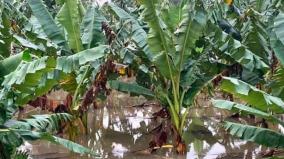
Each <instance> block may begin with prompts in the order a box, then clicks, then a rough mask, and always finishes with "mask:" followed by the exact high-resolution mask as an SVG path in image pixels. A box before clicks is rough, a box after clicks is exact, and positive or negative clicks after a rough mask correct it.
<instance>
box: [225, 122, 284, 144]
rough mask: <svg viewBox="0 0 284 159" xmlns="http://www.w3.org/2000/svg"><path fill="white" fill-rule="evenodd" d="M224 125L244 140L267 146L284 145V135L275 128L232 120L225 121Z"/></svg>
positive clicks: (231, 132)
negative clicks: (265, 127)
mask: <svg viewBox="0 0 284 159" xmlns="http://www.w3.org/2000/svg"><path fill="white" fill-rule="evenodd" d="M224 126H225V129H226V130H227V131H229V132H230V134H232V135H234V136H237V137H239V138H241V139H243V140H246V141H252V142H255V143H258V144H260V145H264V146H267V147H277V148H283V147H284V135H283V134H281V133H278V132H275V131H273V130H270V129H264V128H260V127H255V126H249V125H244V124H238V123H232V122H225V125H224Z"/></svg>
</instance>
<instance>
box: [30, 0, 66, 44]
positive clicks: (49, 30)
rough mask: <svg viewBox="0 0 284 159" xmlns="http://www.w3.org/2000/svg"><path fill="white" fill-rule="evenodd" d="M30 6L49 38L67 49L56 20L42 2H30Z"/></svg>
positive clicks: (38, 0)
mask: <svg viewBox="0 0 284 159" xmlns="http://www.w3.org/2000/svg"><path fill="white" fill-rule="evenodd" d="M28 4H29V5H30V7H31V9H32V11H33V15H34V16H35V17H36V18H37V20H38V21H39V22H40V24H41V26H42V28H43V30H44V32H45V34H46V35H47V36H48V38H49V39H50V40H51V41H52V42H53V43H55V44H57V45H58V46H61V47H64V48H65V49H67V44H66V41H65V38H64V35H63V33H62V32H61V30H60V29H59V27H58V26H57V25H56V23H55V21H54V19H53V18H52V16H51V15H50V13H49V12H48V10H47V9H46V7H45V6H44V4H43V2H42V0H28Z"/></svg>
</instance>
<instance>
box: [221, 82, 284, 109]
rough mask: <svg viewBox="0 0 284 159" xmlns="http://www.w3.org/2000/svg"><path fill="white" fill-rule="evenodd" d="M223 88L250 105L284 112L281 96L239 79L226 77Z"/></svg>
mask: <svg viewBox="0 0 284 159" xmlns="http://www.w3.org/2000/svg"><path fill="white" fill-rule="evenodd" d="M221 89H223V90H224V91H226V92H228V93H231V94H233V95H235V96H236V97H238V98H240V99H242V100H244V101H246V102H247V103H248V104H249V105H251V106H253V107H255V108H258V109H259V110H261V111H264V112H269V111H273V112H274V113H283V112H284V102H283V101H282V100H281V99H280V98H278V97H274V96H271V95H269V94H267V93H266V92H264V91H262V90H259V89H257V88H256V87H254V86H251V85H249V84H247V83H245V82H243V81H240V80H238V79H235V78H230V77H224V78H223V81H222V84H221Z"/></svg>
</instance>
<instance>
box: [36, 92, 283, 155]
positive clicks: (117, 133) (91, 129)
mask: <svg viewBox="0 0 284 159" xmlns="http://www.w3.org/2000/svg"><path fill="white" fill-rule="evenodd" d="M59 94H60V95H59ZM59 94H58V92H56V93H53V94H51V96H50V97H49V98H55V97H56V99H57V100H59V101H60V98H58V97H60V96H64V95H65V94H64V93H62V92H59ZM144 102H146V103H147V104H146V105H144V107H137V105H139V104H141V103H144ZM198 103H199V106H196V107H193V108H192V109H191V112H190V115H189V118H188V121H187V126H186V133H185V136H186V137H185V139H186V143H187V144H188V151H187V153H186V155H185V156H175V153H174V152H173V151H172V148H171V145H170V144H169V145H165V148H162V149H159V150H157V151H156V152H155V153H150V151H149V149H147V148H148V145H149V141H150V140H151V139H152V138H153V134H152V133H151V130H153V129H154V128H156V127H157V126H159V124H160V123H161V122H162V120H165V119H159V118H157V119H154V118H152V117H153V113H154V112H157V111H159V110H160V109H161V107H160V106H158V105H152V104H153V102H152V101H146V100H145V99H144V98H141V97H129V95H127V94H123V93H117V92H113V93H112V94H111V95H110V96H109V97H108V100H107V101H106V102H104V103H103V104H101V106H99V107H98V108H97V109H90V110H89V112H88V133H87V134H86V135H83V134H82V135H79V136H78V137H77V139H76V140H77V141H76V142H77V143H80V144H82V145H85V146H87V147H89V148H92V149H93V150H95V151H96V152H98V153H99V154H102V157H103V158H110V159H112V158H125V159H143V158H153V159H158V158H165V159H167V158H189V159H192V158H204V159H215V158H224V159H226V158H230V159H234V158H235V159H239V158H245V159H250V158H262V157H263V154H264V153H265V152H266V148H264V147H261V146H258V145H256V144H253V143H250V142H245V141H242V140H239V139H235V138H233V137H232V136H230V135H229V134H228V133H226V132H225V130H224V129H223V128H222V127H221V124H220V122H222V121H223V120H224V119H228V117H230V116H231V114H230V113H229V112H226V111H221V110H218V109H216V108H213V107H212V106H211V105H210V101H209V100H208V99H207V98H202V97H200V98H199V99H198ZM231 119H232V120H236V119H234V118H231ZM248 122H249V119H248ZM270 127H273V125H271V126H270ZM279 153H281V152H279ZM31 154H32V157H33V158H34V159H50V158H53V159H69V158H74V159H75V158H81V159H83V158H88V157H87V156H80V155H76V154H72V153H70V152H69V151H68V150H66V149H64V148H63V147H61V146H58V145H54V144H51V143H47V142H45V141H36V142H33V143H32V151H31Z"/></svg>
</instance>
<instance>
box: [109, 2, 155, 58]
mask: <svg viewBox="0 0 284 159" xmlns="http://www.w3.org/2000/svg"><path fill="white" fill-rule="evenodd" d="M108 5H109V7H110V9H111V10H112V11H113V12H114V13H115V15H116V16H117V17H119V19H120V20H123V21H125V22H128V23H130V24H131V30H130V32H131V34H132V36H131V38H132V40H133V41H134V42H135V43H136V45H137V46H138V47H139V48H140V49H141V50H143V52H144V53H145V54H146V56H147V57H148V59H149V60H150V61H152V60H153V53H152V52H151V51H150V49H149V46H148V43H147V33H146V31H145V30H144V29H143V27H142V26H141V25H140V24H139V21H138V20H137V19H136V18H135V17H133V16H131V15H130V14H128V13H127V12H126V11H124V10H123V9H121V8H120V7H118V6H117V5H115V4H114V3H109V4H108Z"/></svg>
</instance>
